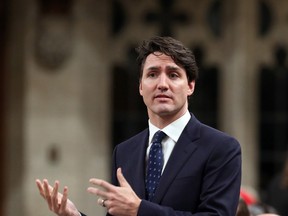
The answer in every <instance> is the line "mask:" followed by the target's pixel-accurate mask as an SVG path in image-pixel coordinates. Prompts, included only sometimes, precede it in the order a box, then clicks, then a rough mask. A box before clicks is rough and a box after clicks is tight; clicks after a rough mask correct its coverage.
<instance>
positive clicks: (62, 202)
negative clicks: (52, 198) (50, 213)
mask: <svg viewBox="0 0 288 216" xmlns="http://www.w3.org/2000/svg"><path fill="white" fill-rule="evenodd" d="M67 199H68V187H66V186H65V187H64V190H63V196H62V200H61V205H60V206H61V207H60V212H64V211H65V209H66V205H67Z"/></svg>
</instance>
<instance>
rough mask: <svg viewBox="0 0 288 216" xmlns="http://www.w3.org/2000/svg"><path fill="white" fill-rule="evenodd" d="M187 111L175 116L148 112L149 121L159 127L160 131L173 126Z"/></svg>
mask: <svg viewBox="0 0 288 216" xmlns="http://www.w3.org/2000/svg"><path fill="white" fill-rule="evenodd" d="M186 111H187V110H185V111H183V112H181V113H177V114H176V115H175V114H171V113H170V114H162V115H159V114H155V113H149V111H148V115H149V119H150V121H151V123H152V124H153V125H155V126H156V127H158V128H159V129H163V128H165V127H166V126H167V125H169V124H171V123H172V122H174V121H176V120H177V119H179V118H181V117H182V116H183V115H184V114H185V113H186Z"/></svg>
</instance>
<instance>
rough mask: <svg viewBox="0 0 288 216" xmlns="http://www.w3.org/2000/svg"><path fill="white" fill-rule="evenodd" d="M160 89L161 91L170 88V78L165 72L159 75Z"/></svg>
mask: <svg viewBox="0 0 288 216" xmlns="http://www.w3.org/2000/svg"><path fill="white" fill-rule="evenodd" d="M158 89H160V90H161V91H163V90H167V89H168V80H167V76H166V74H165V73H161V74H160V76H159V82H158Z"/></svg>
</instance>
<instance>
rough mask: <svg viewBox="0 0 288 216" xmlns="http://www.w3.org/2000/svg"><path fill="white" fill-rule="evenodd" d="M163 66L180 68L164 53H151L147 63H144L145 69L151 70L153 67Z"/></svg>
mask: <svg viewBox="0 0 288 216" xmlns="http://www.w3.org/2000/svg"><path fill="white" fill-rule="evenodd" d="M163 64H165V65H166V64H167V65H170V66H172V65H173V66H174V67H178V66H177V65H176V63H175V62H174V60H173V59H172V58H171V57H170V56H168V55H165V54H163V53H160V52H155V53H151V54H149V55H148V56H147V58H146V61H145V63H144V68H149V67H153V66H160V65H163Z"/></svg>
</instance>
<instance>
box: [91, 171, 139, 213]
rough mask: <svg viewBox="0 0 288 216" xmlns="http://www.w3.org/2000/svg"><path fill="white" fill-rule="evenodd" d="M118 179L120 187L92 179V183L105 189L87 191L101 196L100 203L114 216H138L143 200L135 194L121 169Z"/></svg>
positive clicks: (93, 188) (92, 188)
mask: <svg viewBox="0 0 288 216" xmlns="http://www.w3.org/2000/svg"><path fill="white" fill-rule="evenodd" d="M117 179H118V181H119V184H120V187H117V186H114V185H112V184H110V183H108V182H106V181H104V180H102V179H96V178H92V179H90V183H92V184H93V185H96V186H100V187H102V188H103V189H104V190H103V189H99V188H95V187H89V188H88V189H87V191H88V192H89V193H91V194H95V195H97V196H100V198H99V199H98V203H99V204H100V205H102V206H104V207H106V208H107V210H108V212H109V214H111V215H114V216H136V215H137V212H138V208H139V206H140V203H141V199H140V198H139V197H138V196H137V195H136V194H135V192H134V191H133V189H132V188H131V186H130V185H129V183H128V182H127V181H126V179H125V178H124V176H123V174H122V171H121V168H118V169H117Z"/></svg>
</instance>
